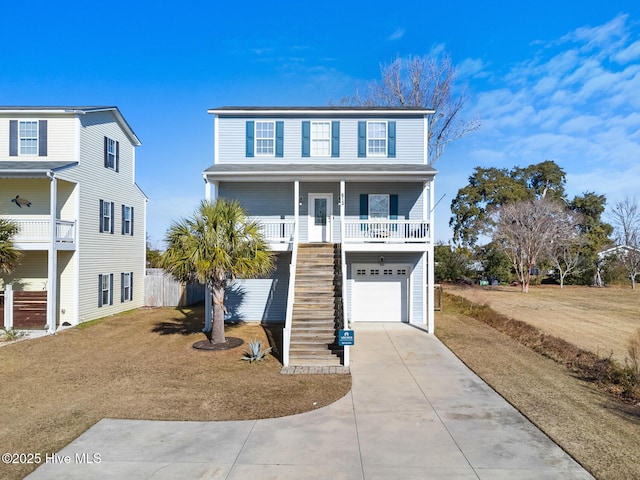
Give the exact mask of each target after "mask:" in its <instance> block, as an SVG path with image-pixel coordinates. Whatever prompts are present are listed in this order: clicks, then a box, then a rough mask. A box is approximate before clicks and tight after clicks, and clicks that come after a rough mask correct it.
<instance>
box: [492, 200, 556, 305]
mask: <svg viewBox="0 0 640 480" xmlns="http://www.w3.org/2000/svg"><path fill="white" fill-rule="evenodd" d="M566 215H567V214H566V210H565V208H564V207H563V206H562V205H561V204H559V203H558V202H555V201H553V200H550V199H545V198H538V199H534V200H521V201H517V202H513V203H509V204H506V205H503V206H502V207H500V209H499V210H498V211H497V219H496V228H495V230H494V232H493V240H494V242H496V244H497V245H500V247H501V248H502V249H503V251H504V252H505V254H506V255H507V256H508V257H509V260H511V263H512V264H513V268H514V269H515V271H516V276H517V277H518V280H519V281H520V284H521V286H522V291H523V292H525V293H527V292H528V291H529V283H530V282H531V270H532V269H533V268H534V267H535V266H536V265H537V264H538V262H539V261H540V260H542V259H543V258H544V257H545V255H546V254H547V252H548V250H549V246H550V245H552V244H553V243H554V242H558V241H559V239H560V238H563V233H562V232H563V230H564V228H566Z"/></svg>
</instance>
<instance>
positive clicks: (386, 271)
mask: <svg viewBox="0 0 640 480" xmlns="http://www.w3.org/2000/svg"><path fill="white" fill-rule="evenodd" d="M351 269H352V270H351V273H352V278H353V284H352V292H351V319H352V321H354V322H408V320H409V272H410V270H409V265H404V264H388V265H378V264H377V263H370V264H355V263H354V264H353V265H352V266H351Z"/></svg>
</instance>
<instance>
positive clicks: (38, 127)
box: [9, 120, 48, 157]
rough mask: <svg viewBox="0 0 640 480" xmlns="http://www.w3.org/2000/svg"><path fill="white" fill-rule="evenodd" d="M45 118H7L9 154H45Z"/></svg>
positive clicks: (44, 155)
mask: <svg viewBox="0 0 640 480" xmlns="http://www.w3.org/2000/svg"><path fill="white" fill-rule="evenodd" d="M47 140H48V138H47V120H9V156H10V157H17V156H22V155H25V156H27V155H29V156H30V155H37V156H39V157H46V156H47V153H48V152H47Z"/></svg>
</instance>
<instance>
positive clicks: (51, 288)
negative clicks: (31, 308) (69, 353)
mask: <svg viewBox="0 0 640 480" xmlns="http://www.w3.org/2000/svg"><path fill="white" fill-rule="evenodd" d="M49 178H50V180H51V181H50V183H49V198H50V199H49V205H50V207H49V209H50V211H49V218H50V222H51V229H50V233H49V234H50V237H49V259H48V265H47V327H48V328H47V332H49V333H56V317H57V311H58V308H57V303H58V302H57V300H58V252H57V250H56V237H57V230H58V228H57V225H56V212H57V210H58V205H57V196H58V180H57V179H56V177H54V176H53V174H49Z"/></svg>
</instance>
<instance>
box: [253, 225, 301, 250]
mask: <svg viewBox="0 0 640 480" xmlns="http://www.w3.org/2000/svg"><path fill="white" fill-rule="evenodd" d="M252 220H255V221H257V222H258V223H259V224H260V226H261V227H262V234H263V235H264V236H265V239H266V240H267V242H268V243H269V247H270V248H271V249H272V250H277V251H282V250H289V248H290V246H291V244H292V243H293V233H294V226H295V221H294V220H293V219H291V220H285V219H279V220H272V219H261V218H254V219H252Z"/></svg>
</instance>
